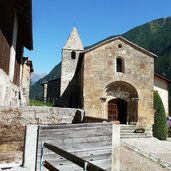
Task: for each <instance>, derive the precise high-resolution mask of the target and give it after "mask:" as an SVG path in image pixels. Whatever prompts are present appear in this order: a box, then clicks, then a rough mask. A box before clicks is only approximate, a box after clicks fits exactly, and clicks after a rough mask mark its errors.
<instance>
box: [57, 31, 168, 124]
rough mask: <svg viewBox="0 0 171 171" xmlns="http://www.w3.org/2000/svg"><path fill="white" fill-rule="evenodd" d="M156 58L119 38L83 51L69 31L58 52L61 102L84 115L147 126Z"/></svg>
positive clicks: (151, 117) (149, 121)
mask: <svg viewBox="0 0 171 171" xmlns="http://www.w3.org/2000/svg"><path fill="white" fill-rule="evenodd" d="M156 57H157V56H156V55H155V54H153V53H151V52H149V51H147V50H145V49H143V48H141V47H139V46H138V45H136V44H134V43H132V42H130V41H128V40H126V39H125V38H123V37H121V36H118V37H114V38H111V39H107V40H105V41H102V42H100V43H97V44H96V45H94V46H91V47H90V48H87V49H84V47H83V45H82V43H81V40H80V38H79V35H78V32H77V30H76V28H73V30H72V32H71V34H70V36H69V38H68V40H67V42H66V44H65V46H64V48H63V49H62V62H61V80H60V97H61V100H62V101H63V102H65V104H66V106H68V107H78V108H82V109H84V110H85V114H86V115H87V116H91V117H99V118H105V119H109V120H116V121H119V122H120V123H121V124H137V125H146V126H151V125H152V124H153V120H154V109H153V92H154V75H155V74H154V59H155V58H156ZM155 77H156V78H158V77H159V76H157V75H155ZM160 81H165V82H166V85H168V83H169V80H167V81H166V80H164V78H163V79H162V77H160ZM165 88H166V89H167V86H166V87H165ZM156 90H157V91H159V89H157V88H156ZM166 91H167V93H168V90H166ZM165 101H167V102H166V103H168V97H167V100H166V99H165ZM167 107H168V105H167ZM167 110H168V109H167Z"/></svg>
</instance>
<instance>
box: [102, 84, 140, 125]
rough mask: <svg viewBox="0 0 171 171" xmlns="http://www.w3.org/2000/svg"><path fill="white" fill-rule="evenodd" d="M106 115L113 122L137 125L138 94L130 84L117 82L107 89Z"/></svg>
mask: <svg viewBox="0 0 171 171" xmlns="http://www.w3.org/2000/svg"><path fill="white" fill-rule="evenodd" d="M105 92H106V102H105V103H106V113H107V117H108V119H109V120H111V121H119V122H120V123H121V124H136V122H137V121H138V93H137V91H136V89H135V88H134V87H133V86H132V85H131V84H129V83H126V82H123V81H117V82H113V83H111V84H109V85H108V86H107V87H106V89H105Z"/></svg>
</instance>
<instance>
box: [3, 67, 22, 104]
mask: <svg viewBox="0 0 171 171" xmlns="http://www.w3.org/2000/svg"><path fill="white" fill-rule="evenodd" d="M0 76H1V81H0V106H18V105H19V102H20V101H19V87H17V86H16V85H14V84H13V83H12V82H11V81H10V80H9V76H8V75H7V74H6V73H5V72H4V71H3V70H2V69H0Z"/></svg>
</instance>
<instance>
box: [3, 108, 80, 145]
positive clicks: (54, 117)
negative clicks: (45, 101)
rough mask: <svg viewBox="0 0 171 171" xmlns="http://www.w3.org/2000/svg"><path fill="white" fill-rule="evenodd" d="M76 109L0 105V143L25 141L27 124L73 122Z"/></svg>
mask: <svg viewBox="0 0 171 171" xmlns="http://www.w3.org/2000/svg"><path fill="white" fill-rule="evenodd" d="M76 111H77V109H69V108H53V107H23V108H21V107H20V108H12V107H0V135H1V136H0V144H2V143H10V142H13V143H14V142H23V140H24V131H25V126H26V125H39V124H42V125H47V124H65V123H72V121H73V119H74V117H75V113H76ZM22 144H23V143H22ZM22 144H21V148H22Z"/></svg>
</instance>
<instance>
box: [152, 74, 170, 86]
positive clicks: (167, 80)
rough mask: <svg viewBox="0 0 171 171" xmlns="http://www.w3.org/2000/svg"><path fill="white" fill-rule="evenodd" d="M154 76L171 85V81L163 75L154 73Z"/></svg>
mask: <svg viewBox="0 0 171 171" xmlns="http://www.w3.org/2000/svg"><path fill="white" fill-rule="evenodd" d="M154 75H155V76H156V77H159V78H160V79H162V80H165V81H166V82H168V84H171V80H169V79H168V78H166V77H164V76H162V75H160V74H158V73H154Z"/></svg>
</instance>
